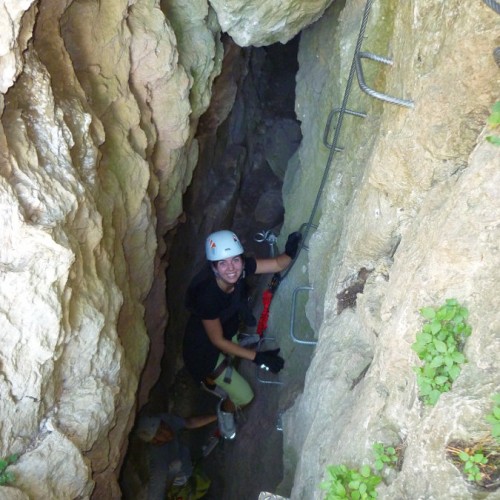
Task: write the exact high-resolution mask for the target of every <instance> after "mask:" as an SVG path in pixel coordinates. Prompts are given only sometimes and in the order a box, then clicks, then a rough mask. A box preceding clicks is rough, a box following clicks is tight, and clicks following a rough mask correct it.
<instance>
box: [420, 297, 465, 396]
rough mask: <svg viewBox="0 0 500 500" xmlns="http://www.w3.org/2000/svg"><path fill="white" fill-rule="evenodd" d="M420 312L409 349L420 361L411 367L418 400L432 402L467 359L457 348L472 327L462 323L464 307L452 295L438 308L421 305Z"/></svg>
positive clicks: (450, 383) (456, 374)
mask: <svg viewBox="0 0 500 500" xmlns="http://www.w3.org/2000/svg"><path fill="white" fill-rule="evenodd" d="M420 314H421V315H422V316H423V317H424V318H425V320H426V321H425V323H424V325H423V327H422V331H421V332H419V333H418V334H417V339H416V342H415V343H414V344H413V345H412V349H413V350H414V351H415V352H416V353H417V355H418V357H419V358H420V359H421V360H422V361H423V362H424V363H423V365H422V366H418V367H415V368H414V369H415V372H416V374H417V383H418V386H419V389H420V396H421V398H422V400H423V401H424V403H425V404H428V405H434V404H436V402H437V400H438V399H439V396H440V395H441V394H442V393H443V392H448V391H449V390H450V389H451V386H452V383H453V382H454V381H455V380H456V379H457V377H458V375H459V374H460V370H461V368H460V365H462V364H463V363H466V362H467V361H466V359H465V356H464V355H463V354H462V352H461V351H462V348H463V344H464V342H465V339H466V338H467V337H468V336H469V335H470V334H471V332H472V330H471V327H470V326H469V325H467V324H466V320H467V318H468V316H469V312H468V310H467V309H466V308H465V307H462V306H461V305H460V304H459V303H458V302H457V300H456V299H447V300H446V302H445V304H444V305H443V306H441V307H440V308H438V309H436V308H433V307H424V308H422V309H420Z"/></svg>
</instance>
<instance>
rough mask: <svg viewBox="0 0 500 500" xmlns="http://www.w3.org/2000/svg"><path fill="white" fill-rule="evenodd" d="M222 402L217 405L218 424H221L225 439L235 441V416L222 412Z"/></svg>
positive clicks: (220, 428) (220, 429)
mask: <svg viewBox="0 0 500 500" xmlns="http://www.w3.org/2000/svg"><path fill="white" fill-rule="evenodd" d="M222 401H223V400H221V401H219V404H218V405H217V422H218V424H219V431H220V433H221V435H222V437H223V438H224V439H234V438H235V437H236V424H235V423H234V415H233V414H232V413H228V412H225V411H222V409H221V405H222Z"/></svg>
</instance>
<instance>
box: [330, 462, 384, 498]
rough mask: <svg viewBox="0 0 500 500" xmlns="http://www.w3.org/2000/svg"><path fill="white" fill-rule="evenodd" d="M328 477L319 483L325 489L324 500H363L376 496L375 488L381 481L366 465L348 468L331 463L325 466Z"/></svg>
mask: <svg viewBox="0 0 500 500" xmlns="http://www.w3.org/2000/svg"><path fill="white" fill-rule="evenodd" d="M327 472H328V475H329V477H328V478H327V480H326V481H324V482H323V483H321V488H322V489H324V490H326V492H327V493H326V497H325V498H326V500H343V499H353V500H365V499H369V498H377V492H376V491H375V488H376V487H377V485H378V484H379V483H380V481H382V478H381V477H380V476H377V475H376V474H373V472H372V470H371V469H370V467H368V466H367V465H364V466H362V467H361V468H360V469H359V470H358V469H349V468H347V467H346V466H345V465H331V466H330V467H328V468H327Z"/></svg>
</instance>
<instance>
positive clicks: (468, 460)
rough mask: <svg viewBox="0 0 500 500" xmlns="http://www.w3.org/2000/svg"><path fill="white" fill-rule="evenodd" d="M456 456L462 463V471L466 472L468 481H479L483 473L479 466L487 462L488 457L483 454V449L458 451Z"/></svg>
mask: <svg viewBox="0 0 500 500" xmlns="http://www.w3.org/2000/svg"><path fill="white" fill-rule="evenodd" d="M458 458H460V460H462V462H463V463H464V473H465V474H467V479H468V480H469V481H477V482H479V481H481V479H482V478H483V473H482V472H481V469H480V466H481V465H486V464H487V463H488V459H487V458H486V457H485V456H484V454H483V451H482V450H479V451H477V452H475V453H474V452H471V453H468V452H467V451H460V452H459V453H458Z"/></svg>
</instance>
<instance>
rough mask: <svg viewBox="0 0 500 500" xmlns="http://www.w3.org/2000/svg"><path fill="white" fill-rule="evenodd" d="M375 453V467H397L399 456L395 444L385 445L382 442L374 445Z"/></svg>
mask: <svg viewBox="0 0 500 500" xmlns="http://www.w3.org/2000/svg"><path fill="white" fill-rule="evenodd" d="M373 454H374V455H375V466H374V467H375V469H376V470H379V471H380V470H382V469H383V468H384V467H396V465H397V463H398V460H399V457H398V453H397V451H396V448H394V447H393V446H384V445H383V444H382V443H375V444H374V445H373Z"/></svg>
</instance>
